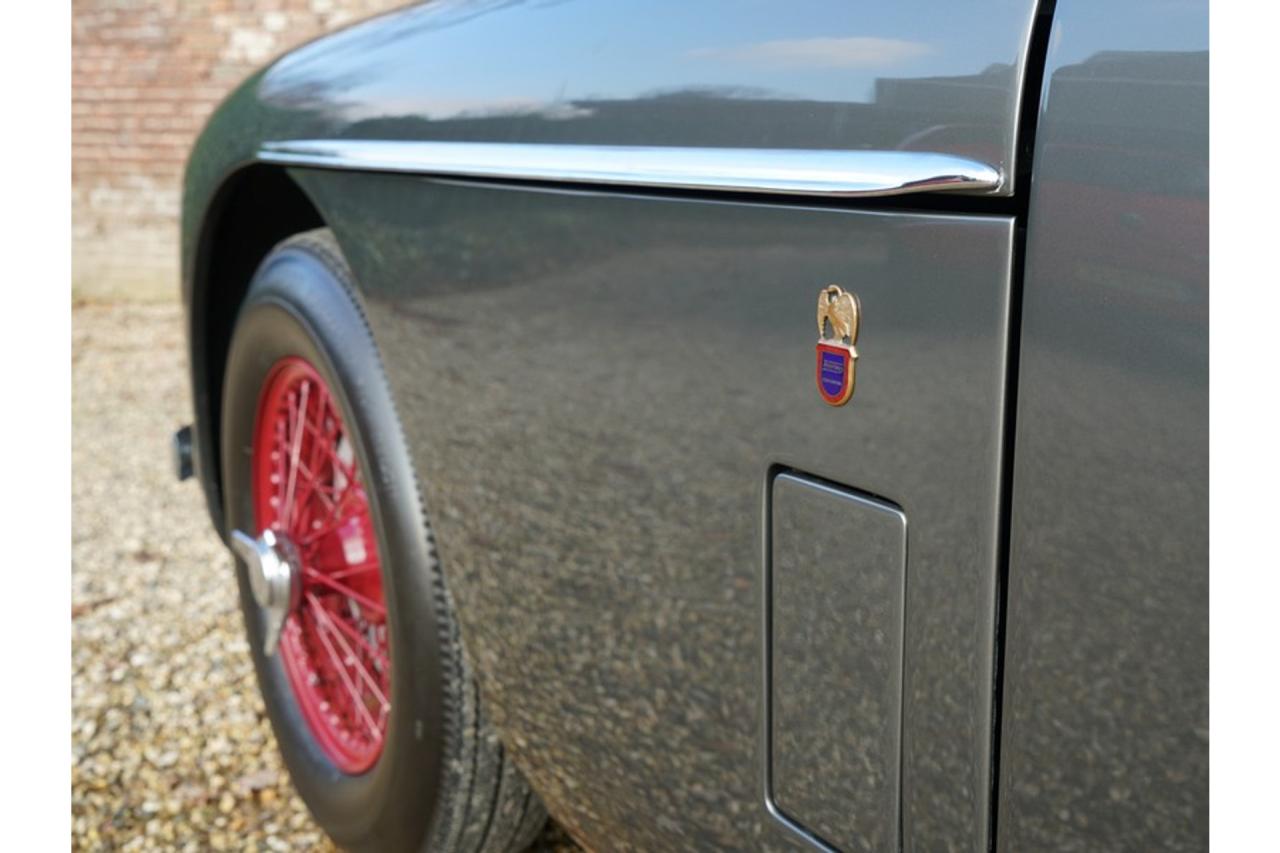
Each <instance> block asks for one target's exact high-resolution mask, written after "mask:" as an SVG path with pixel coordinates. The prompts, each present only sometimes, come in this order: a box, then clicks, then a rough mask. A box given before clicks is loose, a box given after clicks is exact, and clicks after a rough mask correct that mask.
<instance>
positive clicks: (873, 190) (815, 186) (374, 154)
mask: <svg viewBox="0 0 1280 853" xmlns="http://www.w3.org/2000/svg"><path fill="white" fill-rule="evenodd" d="M258 159H259V160H261V161H262V162H266V163H279V164H284V165H289V166H314V167H321V168H326V169H344V170H356V171H369V172H402V173H411V174H417V175H439V176H451V177H468V178H498V179H506V180H514V181H553V182H557V183H570V184H607V185H612V186H629V187H658V188H664V189H686V190H716V191H722V192H748V193H781V194H789V195H803V196H820V197H828V198H861V197H869V196H892V195H907V194H909V193H926V192H940V191H947V192H963V193H970V194H978V195H986V194H989V193H992V192H994V191H996V190H998V189H999V188H1000V185H1001V182H1002V180H1003V176H1002V175H1001V174H1000V170H999V169H996V168H994V167H992V166H989V165H987V164H985V163H980V162H978V161H976V160H970V159H967V158H965V157H956V156H953V155H950V154H936V153H931V152H926V151H840V150H827V149H795V148H771V149H762V148H679V147H667V146H628V145H551V144H548V145H542V144H530V143H497V142H398V141H393V140H372V139H295V140H288V141H281V142H267V143H265V144H264V145H263V146H262V148H261V150H260V151H259V152H258Z"/></svg>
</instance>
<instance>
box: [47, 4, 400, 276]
mask: <svg viewBox="0 0 1280 853" xmlns="http://www.w3.org/2000/svg"><path fill="white" fill-rule="evenodd" d="M405 2H406V0H72V4H71V14H72V24H71V90H72V91H71V152H72V153H71V191H72V212H71V234H72V291H73V293H74V295H75V296H76V297H78V298H91V299H110V298H122V297H123V298H138V299H172V298H174V297H176V296H177V294H178V211H179V202H180V193H181V180H182V171H183V167H184V165H185V163H186V158H187V153H188V151H190V148H191V144H192V141H193V140H194V139H195V136H196V134H198V133H199V132H200V128H201V127H203V126H204V122H205V119H206V118H207V117H208V116H209V113H210V112H211V111H212V110H213V108H214V107H215V106H216V105H217V104H218V102H219V101H221V100H222V98H223V97H224V96H225V95H226V94H227V93H228V92H229V91H230V90H231V89H232V88H233V87H234V86H235V85H236V84H237V83H239V82H240V80H242V79H243V78H244V77H246V76H247V75H248V74H250V73H251V72H252V71H254V70H255V69H256V68H258V67H260V66H261V65H262V64H264V63H265V62H266V61H267V60H269V59H271V58H272V57H274V56H276V55H278V54H280V53H282V52H284V51H285V50H287V49H288V48H290V47H292V46H293V45H295V44H299V43H301V42H303V41H306V40H307V39H309V38H312V37H314V36H316V35H318V34H320V33H323V32H328V31H331V30H334V29H337V28H338V27H341V26H343V25H344V24H347V23H351V22H352V21H356V20H359V19H361V18H365V17H368V16H369V15H372V14H374V13H377V12H381V11H384V10H386V9H390V8H394V7H396V6H403V5H405Z"/></svg>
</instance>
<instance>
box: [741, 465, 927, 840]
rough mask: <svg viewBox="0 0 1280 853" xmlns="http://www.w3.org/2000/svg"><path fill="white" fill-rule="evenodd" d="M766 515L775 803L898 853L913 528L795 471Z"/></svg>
mask: <svg viewBox="0 0 1280 853" xmlns="http://www.w3.org/2000/svg"><path fill="white" fill-rule="evenodd" d="M769 507H770V510H769V518H770V522H769V525H770V526H769V535H770V548H769V556H770V560H769V564H768V578H767V582H766V583H767V586H766V590H767V594H768V596H769V601H768V605H767V607H768V613H769V619H768V625H769V657H770V660H769V679H768V688H767V690H768V700H769V703H770V706H769V738H770V743H769V747H768V748H769V768H770V775H769V782H768V784H769V790H768V793H769V796H770V797H771V799H772V804H773V806H774V808H775V809H776V810H777V812H778V813H779V817H780V819H781V820H782V821H783V822H784V823H785V824H787V825H789V826H792V825H794V826H795V827H797V828H799V829H801V830H803V831H806V832H809V833H812V834H813V835H816V836H817V837H818V838H819V839H821V840H823V841H825V842H826V843H827V844H830V845H833V846H835V847H838V848H839V849H841V850H868V851H871V850H893V849H897V847H898V794H899V791H898V779H899V763H900V759H901V753H900V749H901V738H900V727H901V722H902V720H901V712H902V606H903V594H904V591H905V582H906V563H907V518H906V516H905V515H903V514H902V511H901V510H900V509H898V508H897V507H896V506H894V505H892V504H889V503H886V502H885V501H883V500H877V499H875V498H871V497H869V496H866V495H861V494H858V493H856V492H853V491H850V490H849V489H845V488H841V487H838V486H834V485H831V484H828V483H824V482H821V481H816V480H813V479H811V478H808V477H805V476H803V475H798V474H795V473H790V472H788V473H783V474H780V475H778V476H777V477H775V478H774V480H773V484H772V489H771V491H770V502H769Z"/></svg>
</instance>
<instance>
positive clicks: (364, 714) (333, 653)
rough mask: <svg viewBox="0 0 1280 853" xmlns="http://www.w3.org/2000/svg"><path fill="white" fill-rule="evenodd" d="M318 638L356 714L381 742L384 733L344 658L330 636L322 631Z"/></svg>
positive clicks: (319, 623)
mask: <svg viewBox="0 0 1280 853" xmlns="http://www.w3.org/2000/svg"><path fill="white" fill-rule="evenodd" d="M316 624H317V625H319V626H321V628H323V627H324V625H325V623H324V622H320V621H317V623H316ZM333 636H335V637H336V636H338V635H337V634H334V635H333ZM316 637H318V638H319V640H320V643H321V645H323V646H324V650H325V651H326V652H328V653H329V660H330V661H331V662H332V663H333V668H334V669H335V670H337V672H338V678H340V679H341V680H342V684H343V686H345V687H346V688H347V693H349V694H350V696H351V704H352V705H354V706H355V709H356V713H357V714H359V715H360V718H361V719H362V720H363V721H364V724H365V725H366V726H368V727H369V735H370V736H371V737H372V738H373V739H375V740H380V739H381V738H382V732H381V731H380V730H379V729H378V724H377V722H375V721H374V719H373V717H372V716H370V715H369V709H368V708H366V707H365V705H364V697H362V696H361V695H360V690H359V689H358V688H357V687H356V684H355V682H354V681H352V680H351V674H350V673H348V672H347V668H346V665H345V664H344V662H343V660H342V656H341V655H339V654H338V652H337V650H336V649H334V647H333V642H332V641H331V640H330V639H329V634H326V633H325V632H324V631H323V630H320V631H317V632H316Z"/></svg>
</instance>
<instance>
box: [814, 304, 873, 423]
mask: <svg viewBox="0 0 1280 853" xmlns="http://www.w3.org/2000/svg"><path fill="white" fill-rule="evenodd" d="M861 325H862V302H861V301H860V300H859V299H858V294H856V293H849V292H847V291H845V290H844V289H842V288H841V287H840V286H839V285H835V284H831V285H828V286H826V287H824V288H823V289H822V290H821V291H820V292H819V293H818V367H817V373H816V378H817V380H818V393H819V394H821V395H822V399H823V400H825V401H826V402H827V403H829V404H831V405H832V406H843V405H844V404H845V403H847V402H849V398H850V397H852V396H853V383H854V379H855V377H856V374H857V368H858V350H857V348H856V347H855V346H854V344H856V343H857V342H858V327H859V326H861ZM828 330H830V331H828Z"/></svg>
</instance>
